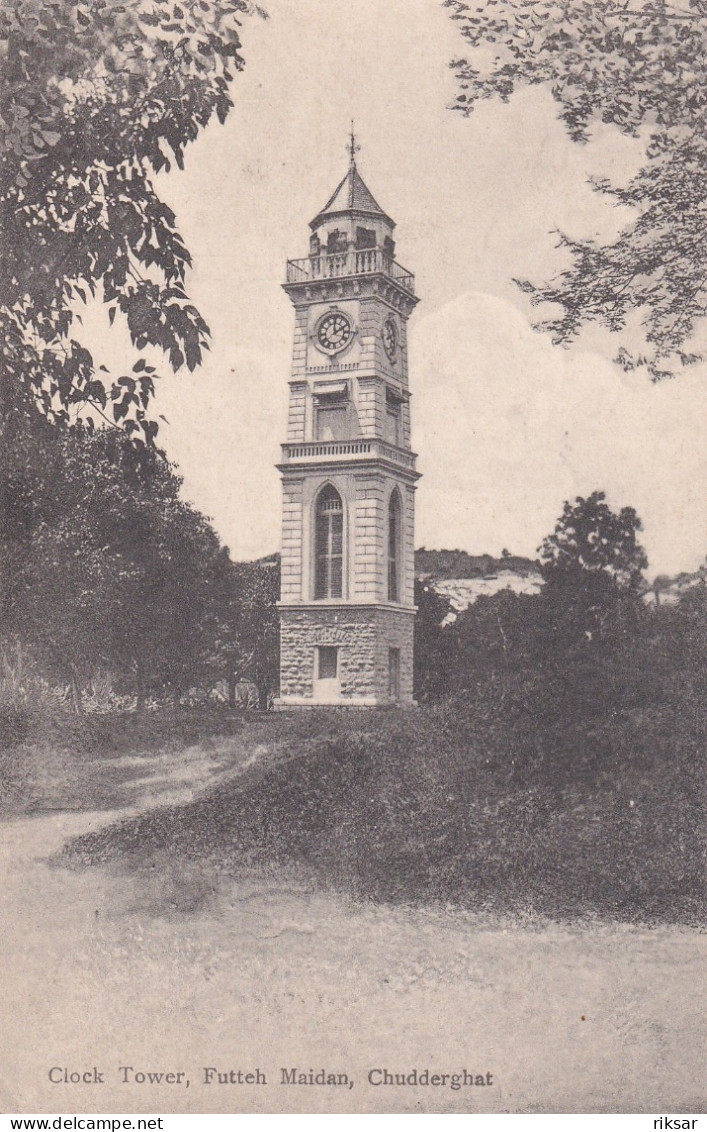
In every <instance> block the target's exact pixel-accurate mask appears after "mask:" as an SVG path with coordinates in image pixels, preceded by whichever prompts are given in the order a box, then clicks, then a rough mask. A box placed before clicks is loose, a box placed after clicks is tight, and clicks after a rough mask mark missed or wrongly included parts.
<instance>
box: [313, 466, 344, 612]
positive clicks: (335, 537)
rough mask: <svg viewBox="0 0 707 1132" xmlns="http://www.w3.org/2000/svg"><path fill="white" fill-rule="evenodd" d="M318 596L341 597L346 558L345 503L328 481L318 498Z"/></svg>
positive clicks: (315, 571) (316, 584) (316, 589)
mask: <svg viewBox="0 0 707 1132" xmlns="http://www.w3.org/2000/svg"><path fill="white" fill-rule="evenodd" d="M314 542H315V554H314V557H315V566H314V596H315V598H327V597H341V595H342V586H343V561H344V505H343V503H342V502H341V496H340V495H339V493H338V491H336V490H335V489H334V488H333V487H332V486H331V484H327V486H326V487H325V488H324V490H323V491H322V492H320V494H319V498H318V499H317V507H316V514H315V532H314Z"/></svg>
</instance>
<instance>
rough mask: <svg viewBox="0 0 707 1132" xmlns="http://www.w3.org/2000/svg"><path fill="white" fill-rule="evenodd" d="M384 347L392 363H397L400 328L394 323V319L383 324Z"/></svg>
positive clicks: (389, 319)
mask: <svg viewBox="0 0 707 1132" xmlns="http://www.w3.org/2000/svg"><path fill="white" fill-rule="evenodd" d="M382 335H383V347H384V349H385V352H386V354H387V355H388V357H389V358H390V360H391V362H392V361H395V355H396V353H397V350H398V328H397V326H396V325H395V323H394V322H393V320H392V318H388V319H386V320H385V322H384V323H383V330H382Z"/></svg>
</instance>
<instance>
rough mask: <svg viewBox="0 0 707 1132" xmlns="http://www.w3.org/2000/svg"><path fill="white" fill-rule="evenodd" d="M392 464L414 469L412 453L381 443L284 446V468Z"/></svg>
mask: <svg viewBox="0 0 707 1132" xmlns="http://www.w3.org/2000/svg"><path fill="white" fill-rule="evenodd" d="M341 459H343V460H379V459H384V460H391V461H392V462H393V463H395V464H401V465H402V466H403V467H405V468H414V467H415V453H414V452H411V451H410V450H409V449H408V448H398V447H396V446H395V445H393V444H386V443H385V441H384V440H377V439H371V440H363V439H361V440H310V441H305V442H304V443H297V444H283V446H282V462H283V464H297V463H300V462H301V461H305V462H309V461H312V462H318V461H322V460H323V461H331V460H341Z"/></svg>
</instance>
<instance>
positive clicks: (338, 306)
mask: <svg viewBox="0 0 707 1132" xmlns="http://www.w3.org/2000/svg"><path fill="white" fill-rule="evenodd" d="M355 154H356V145H355V142H354V138H353V134H352V137H351V144H350V155H351V157H350V164H349V169H348V172H347V174H346V176H345V177H344V179H343V181H342V182H341V184H340V185H339V186H338V188H337V189H336V191H335V192H334V194H333V196H332V197H331V198H330V200H329V201H328V202H327V203H326V205H325V206H324V208H323V209H322V210H321V212H319V213H317V215H316V217H315V218H314V220H313V221H312V222H311V224H310V228H311V236H310V240H309V255H308V256H306V257H305V258H304V259H295V260H290V261H289V262H288V264H287V282H286V283H285V285H284V287H285V290H286V291H287V294H288V295H289V296H290V299H291V300H292V303H293V305H294V308H295V320H296V321H295V337H294V349H293V361H292V376H291V379H290V383H289V384H290V401H289V422H288V430H287V442H286V443H285V444H284V445H283V446H282V462H281V463H280V464H279V465H278V467H279V470H280V472H281V474H282V488H283V525H282V588H281V600H280V606H279V609H280V626H281V627H280V642H281V654H280V695H279V698H278V700H277V701H276V704H275V706H276V707H277V708H279V709H287V708H300V707H313V706H316V705H331V706H339V707H346V706H351V707H369V706H370V707H374V706H376V705H385V704H387V705H390V704H397V705H398V706H400V707H411V706H412V705H413V704H414V701H413V691H412V677H413V621H414V616H415V603H414V531H413V528H414V514H415V505H414V492H415V482H416V480H417V479H418V473H417V472H416V471H415V455H414V453H413V452H412V451H411V449H410V400H409V398H410V395H409V392H408V364H407V320H408V318H409V316H410V314H411V313H412V311H413V309H414V307H415V304H416V303H417V299H416V298H415V294H414V277H413V275H411V273H410V272H409V271H406V270H405V268H404V267H401V266H400V264H399V263H397V262H396V260H395V241H394V239H393V230H394V228H395V224H394V222H393V221H392V220H391V219H390V217H389V216H388V215H387V214H386V213H385V212H384V211H383V209H382V208H381V207H380V205H379V204H378V203H377V202H376V201H375V199H374V198H373V196H372V194H371V193H370V191H369V190H368V188H367V187H366V185H365V184H364V182H363V179H362V177H361V175H360V173H359V172H358V169H357V167H356V160H355Z"/></svg>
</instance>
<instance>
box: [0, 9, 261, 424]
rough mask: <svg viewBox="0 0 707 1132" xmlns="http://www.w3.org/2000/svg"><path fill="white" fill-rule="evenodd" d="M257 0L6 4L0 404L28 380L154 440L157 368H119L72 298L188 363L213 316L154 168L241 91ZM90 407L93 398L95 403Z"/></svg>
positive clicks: (0, 133)
mask: <svg viewBox="0 0 707 1132" xmlns="http://www.w3.org/2000/svg"><path fill="white" fill-rule="evenodd" d="M250 10H251V3H250V0H121V2H120V3H116V2H115V0H3V2H2V4H1V5H0V60H1V61H2V70H3V85H2V90H1V91H0V218H1V222H2V239H3V247H2V251H3V255H2V257H1V261H0V336H1V337H2V339H3V345H2V373H1V377H0V380H1V382H2V384H1V385H0V417H2V419H5V418H6V416H7V413H8V412H9V411H10V409H11V407H12V404H13V403H14V402H15V400H16V399H17V397H18V395H19V390H21V389H24V390H26V391H29V393H30V394H31V396H32V397H33V398H34V399H35V400H36V401H37V403H38V404H39V405H40V406H41V408H42V410H43V412H44V413H45V415H46V416H47V418H48V419H49V420H51V421H53V422H55V423H57V422H58V423H67V422H68V421H69V420H70V417H69V410H70V409H72V407H74V408H80V409H82V410H83V415H84V419H88V420H93V419H94V417H95V418H97V417H99V416H104V417H107V418H108V420H109V421H110V422H111V423H114V424H118V423H120V424H121V425H122V427H123V428H124V429H125V430H126V431H127V432H128V433H129V434H132V435H134V436H139V437H141V438H142V439H143V440H144V441H146V442H147V443H153V442H154V437H155V434H156V432H157V424H156V422H155V421H153V420H150V419H149V415H148V406H149V402H150V397H151V395H152V393H153V391H154V372H155V371H154V369H153V367H151V366H148V365H147V363H146V361H145V359H144V358H138V360H137V361H136V362H135V364H134V366H133V372H132V373H130V374H123V375H113V376H111V375H109V374H108V372H107V370H106V367H105V366H103V365H99V364H97V363H96V362H94V359H93V357H92V356H91V354H90V353H89V351H88V350H87V349H86V348H85V347H84V346H83V345H82V344H81V342H80V340H79V339H78V338H77V337H75V336H74V327H75V323H76V319H77V314H76V311H75V307H76V305H77V303H80V302H83V303H85V302H88V301H90V297H92V298H94V299H97V300H102V301H103V302H104V303H106V304H107V305H108V311H109V317H110V320H111V322H112V321H113V320H114V318H115V317H116V314H117V313H118V312H120V314H121V315H122V316H123V317H124V318H125V319H126V321H127V326H128V328H129V332H130V336H131V339H132V342H133V344H134V346H135V347H136V349H137V350H140V351H141V350H143V349H145V348H146V347H158V348H159V349H161V350H163V351H164V353H165V354H166V356H167V358H168V361H169V363H170V365H171V366H172V368H174V369H178V368H179V367H180V366H182V365H184V364H186V366H187V367H188V368H189V369H190V370H193V369H194V368H195V367H196V366H197V365H198V364H199V362H200V360H201V356H202V351H203V350H204V349H205V347H206V346H207V342H208V327H207V325H206V323H205V322H204V320H203V318H202V317H201V315H200V314H199V312H198V311H197V310H196V308H195V307H194V306H193V305H192V304H191V303H190V302H189V300H188V296H187V292H186V288H185V276H186V269H187V267H188V265H189V263H190V256H189V252H188V250H187V248H186V247H185V245H184V243H183V241H182V239H181V237H180V235H179V232H178V230H177V227H176V218H175V216H174V213H173V212H172V211H171V210H170V209H169V208H168V207H167V206H166V205H165V204H164V203H163V201H162V200H160V198H159V196H158V194H157V192H156V190H155V188H154V185H153V182H152V175H153V173H155V172H158V171H160V170H163V169H169V167H170V162H171V160H174V161H176V162H177V164H178V165H179V167H180V168H181V167H182V165H183V160H184V150H185V148H186V146H187V145H188V143H189V142H191V141H193V140H194V139H195V138H196V137H197V135H198V133H199V131H200V130H201V129H202V128H203V127H204V126H206V125H207V123H208V122H209V121H210V120H211V118H212V117H213V116H214V115H216V117H218V119H219V120H220V121H221V122H223V121H224V120H225V118H226V115H227V113H228V111H229V108H230V107H231V98H230V94H229V87H230V83H231V81H232V79H233V77H234V72H235V71H236V70H239V69H240V68H242V66H243V58H242V56H241V54H240V46H241V44H240V37H239V30H238V29H239V17H240V16H242V15H243V14H244V13H247V12H249V11H250ZM87 409H88V410H89V411H88V412H87V411H86V410H87Z"/></svg>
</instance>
